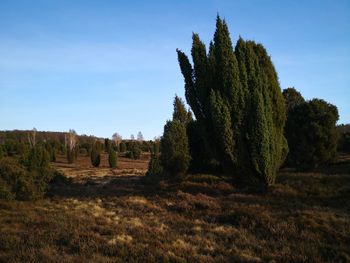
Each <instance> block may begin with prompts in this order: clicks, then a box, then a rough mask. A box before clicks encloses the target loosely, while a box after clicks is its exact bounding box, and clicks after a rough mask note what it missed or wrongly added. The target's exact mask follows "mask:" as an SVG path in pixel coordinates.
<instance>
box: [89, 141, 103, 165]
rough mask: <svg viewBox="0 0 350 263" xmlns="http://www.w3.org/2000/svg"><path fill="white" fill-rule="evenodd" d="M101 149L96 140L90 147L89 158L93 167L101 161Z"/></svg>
mask: <svg viewBox="0 0 350 263" xmlns="http://www.w3.org/2000/svg"><path fill="white" fill-rule="evenodd" d="M100 152H101V149H100V146H99V144H98V142H95V143H94V145H93V146H92V149H91V154H90V159H91V164H92V165H93V166H94V167H99V166H100V162H101V153H100Z"/></svg>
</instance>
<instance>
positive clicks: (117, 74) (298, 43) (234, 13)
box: [0, 0, 350, 139]
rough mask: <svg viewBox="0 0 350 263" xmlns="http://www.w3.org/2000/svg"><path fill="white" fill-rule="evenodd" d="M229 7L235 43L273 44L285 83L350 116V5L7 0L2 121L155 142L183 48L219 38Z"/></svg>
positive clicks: (179, 90) (343, 118) (177, 81)
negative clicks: (195, 36)
mask: <svg viewBox="0 0 350 263" xmlns="http://www.w3.org/2000/svg"><path fill="white" fill-rule="evenodd" d="M217 13H219V14H220V16H221V17H223V18H225V19H226V21H227V23H228V25H229V28H230V32H231V38H232V40H233V42H234V43H235V42H236V40H237V39H238V37H239V35H241V36H242V37H243V38H244V39H252V40H255V41H257V42H260V43H263V45H264V46H265V47H266V49H267V51H268V52H269V54H270V55H271V58H272V60H273V62H274V64H275V67H276V69H277V72H278V75H279V79H280V83H281V87H282V88H286V87H289V86H294V87H295V88H296V89H298V90H299V91H300V92H301V93H302V94H303V96H304V97H305V98H307V99H311V98H314V97H317V98H321V99H325V100H327V101H329V102H331V103H333V104H335V105H336V106H337V107H338V110H339V113H340V120H339V123H350V96H349V94H350V92H349V91H350V87H349V86H350V74H349V70H350V1H346V0H345V1H341V0H337V1H302V0H297V1H288V2H287V1H277V0H276V1H272V0H271V1H269V0H255V1H253V0H252V1H248V0H244V1H243V0H228V1H126V0H125V1H112V0H110V1H108V0H102V1H97V0H95V1H89V0H81V1H80V0H74V1H71V0H67V1H64V0H60V1H46V0H42V1H17V0H11V1H0V99H1V101H0V116H1V121H0V129H1V130H5V129H6V130H10V129H31V128H33V127H36V128H37V129H38V130H51V131H67V130H69V129H75V130H76V131H77V132H78V133H79V134H93V135H97V136H102V137H110V136H111V135H112V134H113V133H114V132H118V133H120V134H121V135H122V136H123V138H129V137H130V135H131V134H134V135H136V134H137V132H138V131H141V132H142V133H143V135H144V137H145V138H147V139H152V138H153V137H154V136H158V135H161V134H162V131H163V125H164V123H165V121H166V120H167V119H169V118H171V113H172V100H173V97H174V95H175V94H178V95H180V96H182V97H184V87H183V78H182V75H181V73H180V70H179V67H178V63H177V57H176V52H175V50H176V48H180V49H182V50H183V51H185V52H186V53H188V54H189V51H190V48H191V34H192V32H196V33H199V35H200V36H201V38H202V40H203V41H204V42H205V43H207V44H208V43H209V41H210V40H211V39H212V35H213V33H214V30H215V18H216V14H217Z"/></svg>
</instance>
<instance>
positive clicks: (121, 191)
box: [47, 175, 158, 199]
mask: <svg viewBox="0 0 350 263" xmlns="http://www.w3.org/2000/svg"><path fill="white" fill-rule="evenodd" d="M156 193H157V192H156V191H154V187H150V186H147V185H145V184H144V182H143V176H135V175H123V176H103V177H101V176H99V177H93V176H91V177H87V178H84V179H83V180H80V181H77V180H72V179H63V180H60V181H59V182H53V183H51V184H50V187H49V190H48V192H47V196H48V197H51V198H84V199H85V198H106V197H122V196H133V195H143V196H152V195H155V194H156ZM157 194H158V193H157Z"/></svg>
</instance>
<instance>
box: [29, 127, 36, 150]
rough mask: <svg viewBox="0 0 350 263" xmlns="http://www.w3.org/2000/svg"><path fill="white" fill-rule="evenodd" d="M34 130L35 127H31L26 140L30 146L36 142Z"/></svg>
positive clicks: (32, 146)
mask: <svg viewBox="0 0 350 263" xmlns="http://www.w3.org/2000/svg"><path fill="white" fill-rule="evenodd" d="M36 132H37V129H35V128H33V129H32V131H31V132H29V133H28V141H29V145H30V147H31V148H34V147H35V144H36Z"/></svg>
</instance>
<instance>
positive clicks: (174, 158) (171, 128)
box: [161, 120, 191, 178]
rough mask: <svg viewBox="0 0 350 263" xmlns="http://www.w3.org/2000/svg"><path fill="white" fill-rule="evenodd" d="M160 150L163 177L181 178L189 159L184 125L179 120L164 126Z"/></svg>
mask: <svg viewBox="0 0 350 263" xmlns="http://www.w3.org/2000/svg"><path fill="white" fill-rule="evenodd" d="M161 149H162V152H161V165H162V167H163V168H164V173H165V175H167V176H170V177H177V178H183V177H184V175H185V174H186V172H187V169H188V166H189V163H190V159H191V157H190V154H189V149H188V138H187V134H186V127H185V124H183V123H181V122H180V121H179V120H173V121H168V122H167V123H166V124H165V126H164V133H163V137H162V139H161Z"/></svg>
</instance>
